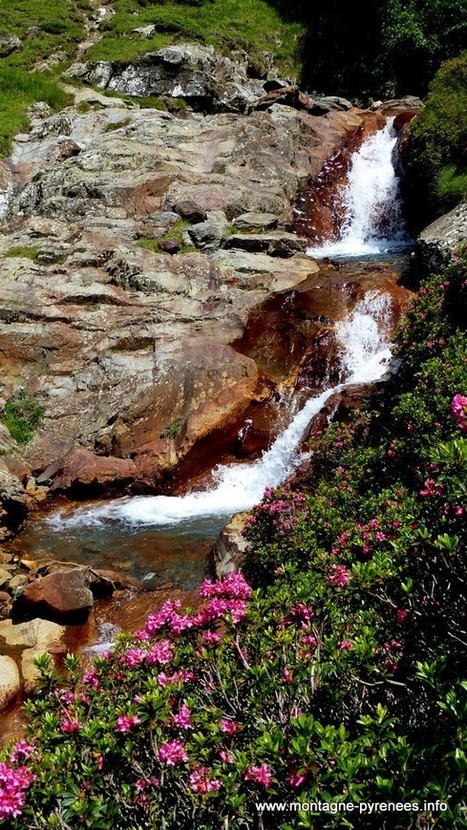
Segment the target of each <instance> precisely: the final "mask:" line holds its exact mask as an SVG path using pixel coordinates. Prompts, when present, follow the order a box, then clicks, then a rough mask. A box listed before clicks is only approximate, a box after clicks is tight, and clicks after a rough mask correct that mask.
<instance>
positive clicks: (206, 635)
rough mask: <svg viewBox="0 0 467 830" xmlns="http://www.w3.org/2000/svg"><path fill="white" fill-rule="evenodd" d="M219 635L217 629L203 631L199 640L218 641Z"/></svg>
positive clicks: (205, 641) (219, 639)
mask: <svg viewBox="0 0 467 830" xmlns="http://www.w3.org/2000/svg"><path fill="white" fill-rule="evenodd" d="M220 641H221V635H220V634H219V632H218V631H203V633H202V635H201V642H203V643H220Z"/></svg>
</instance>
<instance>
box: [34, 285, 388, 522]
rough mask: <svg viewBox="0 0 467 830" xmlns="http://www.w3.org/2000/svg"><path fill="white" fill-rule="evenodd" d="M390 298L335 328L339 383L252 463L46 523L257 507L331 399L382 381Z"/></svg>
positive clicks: (368, 299) (148, 518)
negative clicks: (166, 492)
mask: <svg viewBox="0 0 467 830" xmlns="http://www.w3.org/2000/svg"><path fill="white" fill-rule="evenodd" d="M390 313H391V300H390V297H389V296H388V295H387V294H383V293H381V292H379V291H376V290H372V291H368V292H367V293H366V294H365V295H364V297H363V298H362V299H361V300H360V301H359V302H357V304H356V306H355V308H354V310H353V311H352V313H351V314H350V315H349V316H348V317H347V318H346V319H345V320H344V321H342V322H341V323H339V324H338V325H337V329H336V338H337V341H338V344H339V347H340V351H341V355H342V356H341V367H342V369H341V379H340V383H339V384H338V385H336V386H334V387H332V388H330V389H326V390H325V391H323V392H321V394H319V395H317V396H315V397H312V398H311V399H310V400H309V401H307V403H306V404H305V406H304V407H303V408H302V409H301V410H300V411H299V412H298V413H297V414H296V415H295V417H294V418H293V420H292V421H291V423H290V424H289V426H288V427H287V428H286V429H285V430H284V431H283V432H282V433H281V434H280V435H279V436H278V438H277V439H276V440H275V441H274V443H273V444H272V446H271V447H270V449H269V450H267V451H266V452H264V453H263V455H262V456H261V458H259V459H258V460H257V461H255V462H251V463H238V464H226V465H221V466H218V467H217V468H216V469H215V470H214V471H213V472H212V477H213V479H214V482H215V483H214V485H213V486H212V487H211V488H210V489H208V490H202V491H197V492H191V493H187V494H186V495H184V496H136V497H133V498H123V499H117V500H114V501H111V502H109V503H107V504H105V505H102V506H98V507H92V508H78V509H77V510H75V511H74V512H73V513H72V514H71V515H68V516H65V515H63V514H61V513H56V514H54V515H53V516H51V517H49V519H48V521H49V522H51V523H55V526H56V527H57V529H59V528H63V524H65V525H69V526H72V525H75V526H76V525H80V524H81V525H89V524H102V523H103V522H104V523H105V522H106V521H109V520H117V521H121V522H124V523H126V524H129V525H133V526H135V525H139V524H147V525H153V526H159V527H174V526H177V525H178V526H180V525H183V523H184V522H190V521H193V520H195V519H202V518H208V517H225V519H226V520H227V519H228V518H229V517H230V516H231V515H233V514H234V513H237V512H239V511H241V510H248V509H250V508H251V507H253V506H254V505H255V504H257V503H258V502H259V501H260V500H261V498H262V496H263V493H264V491H265V489H266V488H267V487H276V486H277V485H279V484H281V483H282V482H283V481H284V480H285V479H286V478H287V476H288V475H290V473H292V472H293V470H294V469H295V468H296V467H297V466H298V464H299V463H300V460H301V458H302V455H301V452H300V447H301V443H302V440H303V436H304V433H305V431H306V429H307V427H308V425H309V424H310V422H311V420H312V419H313V417H314V416H315V415H317V414H318V413H319V412H320V410H321V409H322V407H323V406H324V404H325V403H326V401H327V400H328V398H330V397H331V395H333V394H334V393H335V392H338V391H340V390H342V389H343V388H344V387H345V386H346V385H348V384H353V383H368V382H371V381H374V380H377V379H378V378H380V377H381V376H382V375H383V374H384V373H385V371H386V369H387V365H388V361H389V359H390V354H391V353H390V350H389V344H388V342H387V330H388V320H389V316H390Z"/></svg>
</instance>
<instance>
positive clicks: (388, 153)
mask: <svg viewBox="0 0 467 830" xmlns="http://www.w3.org/2000/svg"><path fill="white" fill-rule="evenodd" d="M393 122H394V119H393V118H390V119H389V120H388V121H387V123H386V125H385V127H384V128H383V129H382V130H379V131H378V132H376V133H374V134H373V135H370V136H369V137H368V138H367V139H366V140H365V141H364V142H363V144H362V145H361V147H360V149H359V150H357V151H356V152H355V153H354V154H353V156H352V160H351V166H350V170H349V174H348V179H347V185H346V188H345V190H344V193H343V194H342V202H343V210H344V219H343V222H342V226H341V232H340V238H339V239H338V240H332V241H328V242H324V243H323V244H322V245H317V246H313V247H311V248H309V249H308V254H309V255H310V256H313V257H318V258H322V257H356V256H367V255H371V254H373V255H374V254H381V253H385V252H387V251H391V250H397V249H398V248H401V247H405V246H406V245H407V241H408V239H407V235H406V233H405V229H404V223H403V219H402V210H401V199H400V194H399V179H398V177H397V175H396V171H395V168H394V152H395V147H396V144H397V133H396V131H395V129H394V127H393Z"/></svg>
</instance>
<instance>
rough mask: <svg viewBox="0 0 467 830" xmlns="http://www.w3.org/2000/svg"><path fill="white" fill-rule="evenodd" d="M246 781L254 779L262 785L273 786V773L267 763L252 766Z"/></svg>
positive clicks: (254, 781) (253, 780) (247, 772)
mask: <svg viewBox="0 0 467 830" xmlns="http://www.w3.org/2000/svg"><path fill="white" fill-rule="evenodd" d="M244 778H245V781H252V782H253V783H254V784H259V785H260V786H261V787H264V788H265V789H267V788H268V787H270V786H271V781H272V773H271V770H270V768H269V766H268V765H267V764H261V766H260V767H255V766H252V767H250V768H249V769H248V770H247V771H246V773H245V775H244Z"/></svg>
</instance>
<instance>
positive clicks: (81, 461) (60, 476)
mask: <svg viewBox="0 0 467 830" xmlns="http://www.w3.org/2000/svg"><path fill="white" fill-rule="evenodd" d="M135 475H136V467H135V464H134V462H133V461H132V460H131V459H129V458H128V459H126V458H125V459H123V458H109V457H106V456H101V455H95V454H94V453H92V452H90V451H89V450H84V449H76V450H74V451H73V452H72V453H71V454H70V455H67V456H65V458H64V459H63V460H62V461H58V462H57V464H55V465H53V466H52V467H49V468H47V469H46V470H45V471H44V473H43V474H42V476H41V479H40V480H42V479H43V480H45V481H48V480H49V479H50V478H53V482H52V485H51V489H52V490H53V491H62V490H68V491H74V492H77V493H79V492H81V491H82V490H85V489H86V490H92V491H93V492H94V493H102V492H109V489H111V488H112V487H114V488H116V489H121V488H123V487H125V485H126V484H128V483H129V482H130V481H132V480H133V479H134V478H135Z"/></svg>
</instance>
